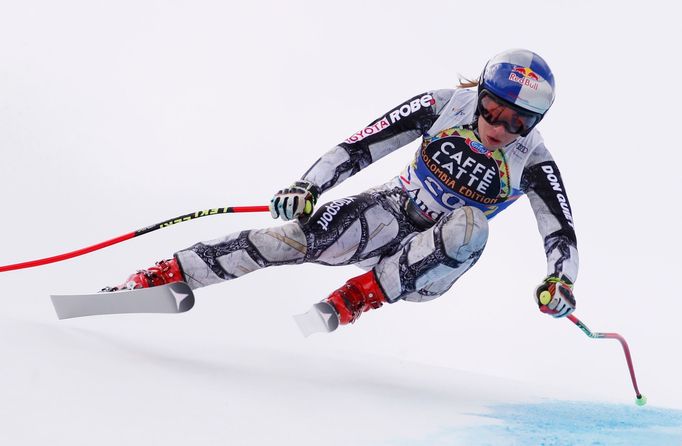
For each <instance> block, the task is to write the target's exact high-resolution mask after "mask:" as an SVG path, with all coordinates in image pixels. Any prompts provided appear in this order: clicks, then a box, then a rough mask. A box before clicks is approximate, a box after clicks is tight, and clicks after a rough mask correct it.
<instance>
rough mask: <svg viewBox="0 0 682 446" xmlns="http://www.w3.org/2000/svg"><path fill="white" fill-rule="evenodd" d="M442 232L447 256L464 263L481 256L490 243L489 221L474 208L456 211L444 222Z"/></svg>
mask: <svg viewBox="0 0 682 446" xmlns="http://www.w3.org/2000/svg"><path fill="white" fill-rule="evenodd" d="M440 232H441V234H442V238H443V246H444V248H445V254H446V255H447V256H448V257H450V258H451V259H454V260H457V261H460V262H463V261H465V260H467V259H470V258H472V256H476V255H480V253H481V252H482V251H483V248H485V244H486V242H487V241H488V219H487V218H486V217H485V215H484V214H483V212H481V211H480V210H479V209H477V208H475V207H472V206H463V207H461V208H459V209H457V210H455V211H454V212H453V213H452V214H450V215H449V216H448V217H447V218H446V219H445V221H444V223H443V225H442V227H441V229H440Z"/></svg>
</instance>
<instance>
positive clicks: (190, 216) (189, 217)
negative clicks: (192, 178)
mask: <svg viewBox="0 0 682 446" xmlns="http://www.w3.org/2000/svg"><path fill="white" fill-rule="evenodd" d="M234 212H269V209H268V206H235V207H223V208H215V209H207V210H204V211H196V212H192V213H191V214H185V215H181V216H179V217H175V218H171V219H169V220H165V221H162V222H161V223H157V224H155V225H151V226H147V227H145V228H142V229H138V230H137V231H133V232H130V233H128V234H124V235H121V236H119V237H116V238H112V239H111V240H107V241H105V242H101V243H97V244H96V245H92V246H88V247H86V248H82V249H78V250H76V251H71V252H67V253H64V254H59V255H56V256H52V257H46V258H44V259H37V260H30V261H28V262H22V263H14V264H12V265H4V266H0V272H5V271H13V270H16V269H24V268H33V267H34V266H41V265H47V264H50V263H55V262H60V261H62V260H66V259H71V258H73V257H78V256H82V255H83V254H87V253H90V252H93V251H97V250H98V249H102V248H106V247H107V246H111V245H115V244H116V243H120V242H123V241H126V240H130V239H131V238H135V237H139V236H141V235H144V234H149V233H150V232H152V231H156V230H157V229H163V228H167V227H168V226H172V225H175V224H177V223H182V222H185V221H190V220H195V219H197V218H201V217H207V216H209V215H220V214H230V213H234Z"/></svg>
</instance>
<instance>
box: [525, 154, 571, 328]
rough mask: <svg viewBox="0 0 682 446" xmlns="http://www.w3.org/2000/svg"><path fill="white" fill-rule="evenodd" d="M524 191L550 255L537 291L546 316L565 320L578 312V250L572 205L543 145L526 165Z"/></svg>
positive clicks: (536, 293)
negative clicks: (575, 291)
mask: <svg viewBox="0 0 682 446" xmlns="http://www.w3.org/2000/svg"><path fill="white" fill-rule="evenodd" d="M521 187H522V189H523V190H524V191H525V192H526V194H527V195H528V199H529V201H530V204H531V207H532V208H533V212H534V213H535V217H536V219H537V223H538V230H539V231H540V234H541V235H542V237H543V240H544V245H545V254H546V255H547V277H546V278H545V280H544V281H543V283H542V284H540V286H538V287H537V289H536V291H535V299H536V301H537V303H538V306H539V307H540V310H541V311H543V312H544V313H548V314H550V315H552V316H554V317H564V316H567V315H569V314H570V313H572V312H573V310H575V298H574V296H573V284H574V283H575V280H576V278H577V275H578V249H577V240H576V235H575V228H574V224H573V214H572V212H571V205H570V204H569V202H568V195H567V193H566V187H565V186H564V182H563V180H562V179H561V173H560V172H559V168H558V167H557V165H556V163H555V162H554V160H553V159H552V156H551V155H550V153H549V151H548V150H547V149H546V148H545V146H544V144H540V145H539V146H538V147H537V148H536V149H535V150H534V151H533V153H532V154H531V156H530V157H529V159H528V162H527V163H526V167H525V168H524V171H523V176H522V180H521Z"/></svg>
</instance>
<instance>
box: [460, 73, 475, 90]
mask: <svg viewBox="0 0 682 446" xmlns="http://www.w3.org/2000/svg"><path fill="white" fill-rule="evenodd" d="M457 78H459V85H457V88H474V87H478V79H476V80H472V79H469V78H468V77H464V76H462V75H461V74H457Z"/></svg>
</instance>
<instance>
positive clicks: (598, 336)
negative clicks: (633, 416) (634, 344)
mask: <svg viewBox="0 0 682 446" xmlns="http://www.w3.org/2000/svg"><path fill="white" fill-rule="evenodd" d="M566 317H567V318H568V320H569V321H571V322H573V323H574V324H575V325H577V326H578V328H580V329H581V330H582V331H583V332H584V333H585V334H586V335H587V336H589V337H591V338H593V339H616V340H618V342H620V345H621V346H622V347H623V352H624V353H625V360H626V361H627V363H628V369H630V379H632V386H633V387H634V389H635V394H636V395H637V399H636V400H635V403H636V404H637V405H638V406H643V405H645V404H646V397H645V396H644V395H642V394H641V392H640V391H639V388H638V387H637V378H636V377H635V368H634V367H633V366H632V357H631V356H630V348H629V347H628V343H627V342H626V341H625V338H624V337H623V336H621V335H619V334H618V333H593V332H592V331H590V329H589V328H587V326H586V325H585V324H584V323H583V322H582V321H581V320H580V319H578V318H577V317H575V316H573V315H572V314H569V315H568V316H566Z"/></svg>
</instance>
